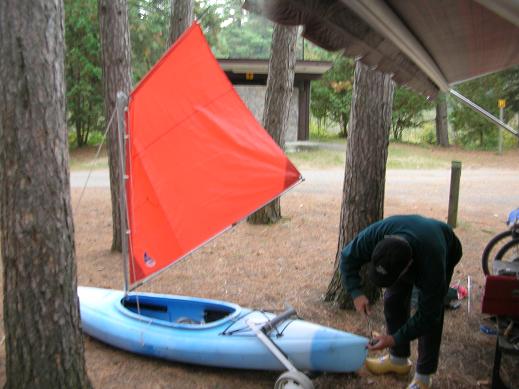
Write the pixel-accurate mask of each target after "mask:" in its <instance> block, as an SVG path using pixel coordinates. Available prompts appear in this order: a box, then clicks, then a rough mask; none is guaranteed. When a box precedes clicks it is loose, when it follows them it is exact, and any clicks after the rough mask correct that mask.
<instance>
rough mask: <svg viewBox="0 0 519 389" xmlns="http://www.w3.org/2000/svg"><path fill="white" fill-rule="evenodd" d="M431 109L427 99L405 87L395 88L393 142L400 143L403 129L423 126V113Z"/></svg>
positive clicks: (392, 124) (392, 126) (392, 125)
mask: <svg viewBox="0 0 519 389" xmlns="http://www.w3.org/2000/svg"><path fill="white" fill-rule="evenodd" d="M430 107H431V103H430V102H428V101H427V99H426V98H425V97H423V96H421V95H418V94H417V93H414V92H413V91H412V90H410V89H408V88H406V87H400V86H399V87H397V88H396V89H395V95H394V98H393V113H392V118H391V119H392V123H391V135H392V138H393V140H396V141H402V133H403V132H404V130H405V129H409V128H413V127H419V126H421V125H422V124H423V114H422V113H423V111H424V110H425V109H428V108H430Z"/></svg>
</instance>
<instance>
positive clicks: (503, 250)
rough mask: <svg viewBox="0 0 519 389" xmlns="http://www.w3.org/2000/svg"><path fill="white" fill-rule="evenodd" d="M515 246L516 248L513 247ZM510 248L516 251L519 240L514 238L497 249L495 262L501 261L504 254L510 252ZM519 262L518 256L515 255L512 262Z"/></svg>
mask: <svg viewBox="0 0 519 389" xmlns="http://www.w3.org/2000/svg"><path fill="white" fill-rule="evenodd" d="M515 246H517V247H515ZM512 247H514V248H516V249H518V248H519V238H514V239H512V240H510V241H508V242H506V243H505V245H504V246H503V247H501V248H500V249H499V251H498V252H497V254H496V257H495V261H502V260H503V258H504V257H505V254H506V253H507V251H508V250H510V249H511V248H512ZM517 261H519V255H516V256H515V258H513V260H512V262H517Z"/></svg>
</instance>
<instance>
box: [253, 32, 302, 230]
mask: <svg viewBox="0 0 519 389" xmlns="http://www.w3.org/2000/svg"><path fill="white" fill-rule="evenodd" d="M297 34H298V27H297V26H290V27H289V26H282V25H279V24H276V25H275V26H274V31H273V33H272V47H271V54H270V61H269V73H268V78H267V91H266V93H265V108H264V111H263V126H264V127H265V129H266V130H267V131H268V133H269V134H270V136H272V138H273V139H274V140H275V141H276V142H277V144H278V145H279V146H280V147H281V148H284V147H285V133H286V130H287V126H288V115H289V111H290V99H291V98H292V92H293V90H294V71H295V65H296V53H295V52H296V42H297ZM280 219H281V206H280V203H279V198H277V199H275V200H273V201H271V202H270V203H269V204H267V205H266V206H264V207H263V208H261V209H260V210H258V211H256V212H255V213H254V214H252V215H251V216H249V217H248V218H247V221H248V222H249V223H252V224H273V223H276V222H277V221H279V220H280Z"/></svg>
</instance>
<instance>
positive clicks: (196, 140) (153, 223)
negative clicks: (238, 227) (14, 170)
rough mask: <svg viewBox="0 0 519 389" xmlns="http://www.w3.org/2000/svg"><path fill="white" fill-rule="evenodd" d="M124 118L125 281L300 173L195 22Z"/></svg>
mask: <svg viewBox="0 0 519 389" xmlns="http://www.w3.org/2000/svg"><path fill="white" fill-rule="evenodd" d="M127 122H128V123H127V132H128V142H127V150H126V155H127V157H126V173H127V175H128V176H129V178H128V180H127V183H126V190H127V206H128V219H129V229H130V239H129V243H130V244H129V246H130V249H129V266H128V272H129V281H130V288H131V289H133V288H134V287H135V286H137V285H139V284H141V283H142V282H143V281H144V280H145V279H147V278H149V277H151V276H152V275H154V274H156V273H157V272H159V271H161V270H163V269H165V268H166V267H168V266H169V265H171V264H172V263H174V262H175V261H177V260H179V259H181V258H183V257H184V256H186V255H187V254H189V253H190V252H192V251H193V250H195V249H196V248H198V247H200V246H201V245H203V244H204V243H206V242H207V241H209V240H211V239H212V238H213V237H214V236H215V235H217V234H219V233H220V232H222V231H223V230H225V229H227V228H229V227H231V226H232V225H233V224H235V223H237V222H238V221H240V220H242V219H244V218H245V217H246V216H247V215H249V214H251V213H252V212H254V211H255V210H257V209H259V208H261V207H262V206H263V205H265V204H267V203H268V202H270V201H271V200H272V199H274V198H275V197H277V196H279V195H280V194H281V193H283V192H284V191H286V190H287V189H288V188H290V187H291V186H293V185H294V184H296V183H297V182H299V181H300V179H301V175H300V173H299V172H298V171H297V169H296V168H295V167H294V165H292V163H291V162H290V161H289V160H288V159H287V157H286V156H285V154H284V153H283V151H282V150H281V148H280V147H279V146H278V145H277V144H276V142H275V141H274V140H273V139H272V138H271V137H270V135H269V134H268V133H267V132H266V131H265V130H264V129H263V128H262V127H261V125H260V124H259V123H258V122H257V121H256V119H255V118H254V116H253V115H252V113H251V112H250V111H249V110H248V108H247V107H246V106H245V104H244V103H243V102H242V101H241V99H240V97H239V96H238V94H237V93H236V91H235V90H234V88H233V86H232V84H231V83H230V81H229V80H228V79H227V77H226V75H225V73H224V72H223V71H222V70H221V68H220V66H219V65H218V62H217V61H216V59H215V58H214V56H213V54H212V53H211V50H210V48H209V46H208V44H207V42H206V40H205V38H204V36H203V33H202V31H201V29H200V27H199V26H198V24H194V25H193V26H192V27H191V28H190V29H188V30H187V31H186V32H185V33H184V34H183V35H182V37H181V38H180V39H179V40H178V41H177V42H176V43H175V45H173V46H172V47H171V48H170V49H169V51H168V52H167V53H166V54H165V55H164V57H162V59H161V60H160V61H159V62H158V63H157V64H156V65H155V67H154V68H153V69H152V70H151V71H150V72H149V73H148V75H147V76H146V77H145V78H144V79H143V80H142V81H141V83H140V84H139V85H138V86H137V87H136V88H135V90H134V91H133V92H132V93H131V95H130V98H129V103H128V116H127Z"/></svg>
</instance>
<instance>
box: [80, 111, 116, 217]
mask: <svg viewBox="0 0 519 389" xmlns="http://www.w3.org/2000/svg"><path fill="white" fill-rule="evenodd" d="M114 116H115V110H113V111H112V116H110V120H109V121H108V125H107V126H106V130H105V132H104V134H103V137H102V140H101V144H100V145H99V147H98V148H97V152H96V155H95V157H94V159H93V160H92V162H91V163H90V165H91V166H90V170H89V171H88V174H87V178H86V180H85V185H83V189H82V190H81V194H80V195H79V199H78V200H77V203H76V206H75V208H74V209H75V210H78V209H79V205H80V204H81V200H82V199H83V195H84V193H85V190H86V187H87V185H88V181H89V180H90V176H91V175H92V171H93V170H94V162H95V161H96V160H97V159H98V158H99V154H100V153H101V148H102V147H103V145H104V142H105V139H106V136H107V134H108V131H109V130H110V126H111V125H112V121H113V120H114Z"/></svg>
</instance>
